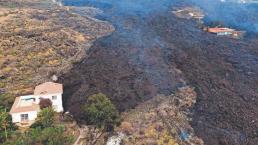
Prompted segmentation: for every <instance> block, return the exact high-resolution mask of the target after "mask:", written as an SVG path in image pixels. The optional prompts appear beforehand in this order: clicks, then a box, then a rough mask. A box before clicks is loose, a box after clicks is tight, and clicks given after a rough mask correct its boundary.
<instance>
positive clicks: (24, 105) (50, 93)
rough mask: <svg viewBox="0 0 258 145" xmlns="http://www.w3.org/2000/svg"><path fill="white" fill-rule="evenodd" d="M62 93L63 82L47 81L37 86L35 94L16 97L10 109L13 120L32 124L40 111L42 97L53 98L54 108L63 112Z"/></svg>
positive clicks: (18, 122)
mask: <svg viewBox="0 0 258 145" xmlns="http://www.w3.org/2000/svg"><path fill="white" fill-rule="evenodd" d="M62 94H63V85H62V84H58V83H53V82H46V83H43V84H40V85H38V86H36V87H35V90H34V94H33V95H27V96H20V97H16V98H15V101H14V104H13V106H12V108H11V111H10V114H11V116H12V122H13V123H17V125H31V124H32V123H33V122H34V121H35V119H36V118H37V114H38V113H39V112H40V106H39V102H40V99H49V100H51V101H52V107H53V109H54V110H55V111H56V112H62V111H63V103H62Z"/></svg>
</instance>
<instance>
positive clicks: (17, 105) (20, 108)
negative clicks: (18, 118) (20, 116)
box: [10, 97, 40, 113]
mask: <svg viewBox="0 0 258 145" xmlns="http://www.w3.org/2000/svg"><path fill="white" fill-rule="evenodd" d="M39 109H40V107H39V105H37V104H35V103H31V105H28V106H26V105H22V103H21V97H16V98H15V101H14V103H13V106H12V108H11V111H10V113H21V112H30V111H38V110H39Z"/></svg>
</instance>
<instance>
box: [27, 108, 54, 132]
mask: <svg viewBox="0 0 258 145" xmlns="http://www.w3.org/2000/svg"><path fill="white" fill-rule="evenodd" d="M54 115H55V112H54V110H53V109H52V108H51V107H48V108H44V109H42V110H41V111H40V112H39V114H38V117H37V120H36V122H35V123H34V124H32V126H31V128H36V127H41V128H47V127H52V126H53V123H54Z"/></svg>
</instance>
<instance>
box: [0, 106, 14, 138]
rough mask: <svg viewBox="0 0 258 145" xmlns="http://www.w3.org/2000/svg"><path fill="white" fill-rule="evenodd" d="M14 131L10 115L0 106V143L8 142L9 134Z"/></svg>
mask: <svg viewBox="0 0 258 145" xmlns="http://www.w3.org/2000/svg"><path fill="white" fill-rule="evenodd" d="M14 129H15V126H14V125H13V124H12V120H11V117H10V115H9V114H8V113H7V111H6V109H3V108H2V107H1V106H0V143H1V142H2V141H4V140H7V138H8V134H10V132H11V130H14Z"/></svg>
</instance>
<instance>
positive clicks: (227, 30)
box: [208, 28, 235, 33]
mask: <svg viewBox="0 0 258 145" xmlns="http://www.w3.org/2000/svg"><path fill="white" fill-rule="evenodd" d="M234 31H235V30H234V29H230V28H208V32H211V33H221V32H234Z"/></svg>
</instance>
